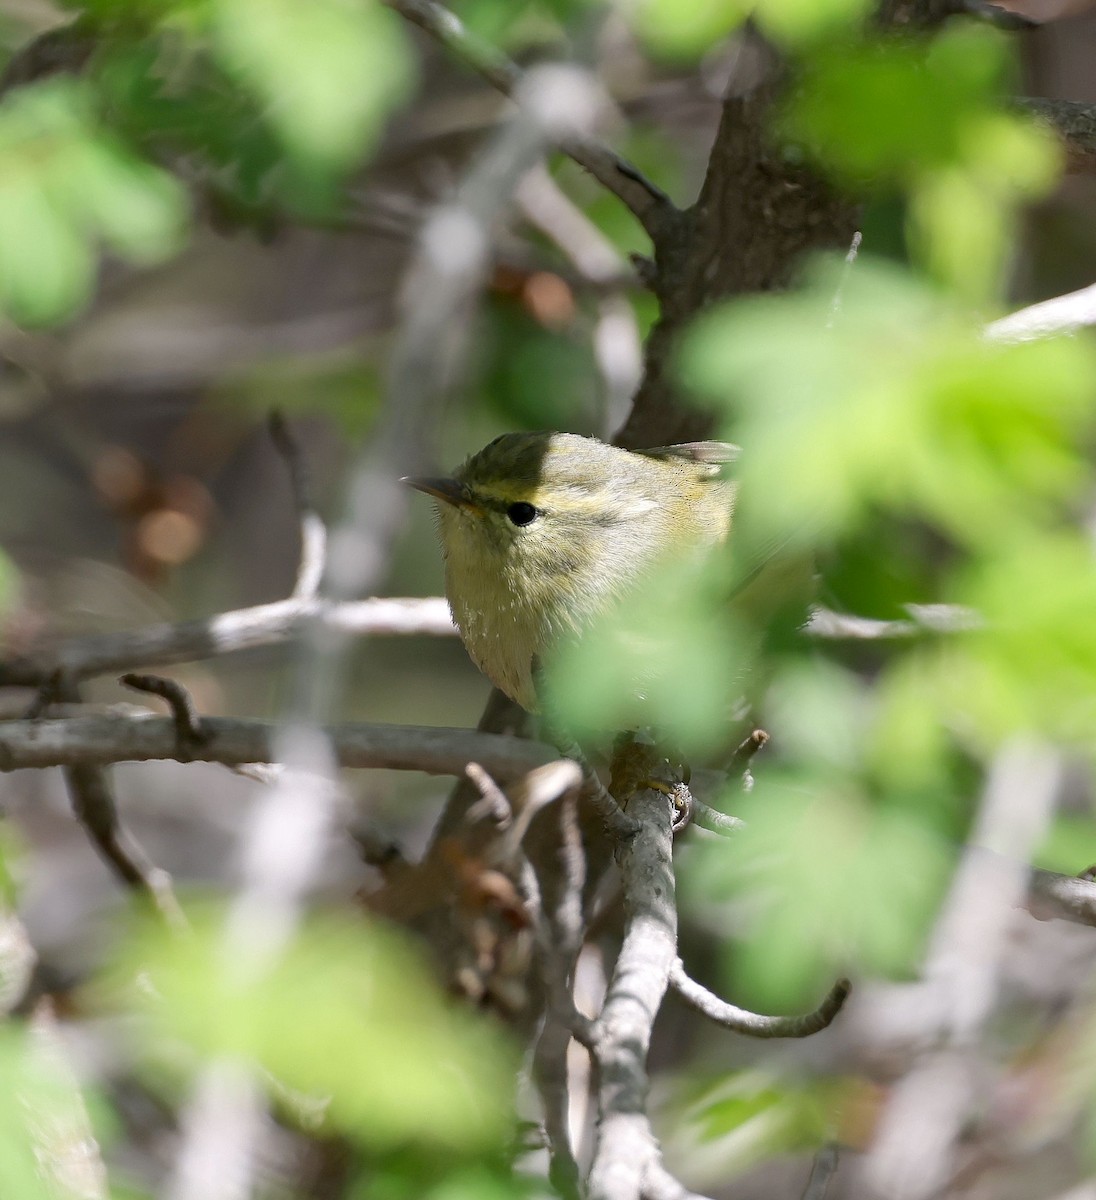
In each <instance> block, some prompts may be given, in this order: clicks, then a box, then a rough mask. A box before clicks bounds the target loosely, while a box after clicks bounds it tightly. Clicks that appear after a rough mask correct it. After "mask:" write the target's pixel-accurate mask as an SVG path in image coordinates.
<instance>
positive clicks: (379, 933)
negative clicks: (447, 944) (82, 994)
mask: <svg viewBox="0 0 1096 1200" xmlns="http://www.w3.org/2000/svg"><path fill="white" fill-rule="evenodd" d="M121 970H122V972H123V974H124V975H125V976H128V975H129V974H130V973H132V972H143V973H145V976H144V977H147V978H148V979H149V980H151V981H152V984H153V986H154V989H155V995H156V999H154V1000H151V1001H150V1000H149V999H148V994H147V990H143V991H141V992H139V993H138V994H136V995H131V996H130V997H128V998H127V1003H137V1004H138V1005H140V1006H141V1007H143V1008H144V1009H145V1010H146V1013H147V1018H148V1024H147V1026H146V1034H147V1036H148V1037H149V1039H150V1045H155V1044H157V1042H159V1041H160V1040H162V1039H163V1038H164V1037H165V1036H168V1035H170V1036H171V1037H175V1038H181V1039H183V1041H185V1042H187V1043H189V1044H190V1045H192V1046H194V1047H195V1048H196V1049H198V1050H199V1051H200V1052H201V1053H203V1054H206V1055H210V1056H226V1057H230V1058H243V1059H245V1060H252V1061H254V1062H255V1063H256V1064H258V1065H259V1066H261V1067H262V1068H264V1069H265V1070H268V1071H269V1072H270V1073H271V1074H272V1076H273V1077H274V1078H275V1080H277V1081H278V1083H280V1084H283V1085H286V1086H288V1087H290V1088H293V1089H297V1090H299V1091H302V1092H305V1093H307V1094H309V1095H313V1096H316V1097H317V1098H319V1099H323V1100H327V1101H328V1104H327V1109H326V1112H327V1115H328V1118H329V1120H330V1122H331V1124H332V1125H333V1126H334V1127H335V1128H336V1129H338V1130H340V1131H342V1132H343V1133H345V1134H347V1135H348V1136H350V1137H353V1138H359V1139H361V1140H363V1141H365V1142H367V1143H368V1144H369V1145H371V1146H374V1147H378V1148H385V1147H389V1146H394V1145H400V1144H403V1143H421V1144H425V1145H434V1146H438V1147H449V1148H454V1149H462V1150H467V1151H472V1150H476V1149H482V1148H484V1147H486V1146H492V1145H497V1144H498V1143H499V1140H500V1139H501V1138H502V1137H503V1136H504V1135H505V1131H506V1122H507V1120H508V1116H507V1114H508V1111H509V1106H510V1094H511V1090H512V1084H513V1071H514V1063H513V1062H512V1060H511V1056H510V1053H509V1051H508V1049H507V1048H506V1047H505V1046H504V1045H503V1044H502V1043H501V1041H500V1040H499V1039H498V1037H497V1035H496V1034H495V1032H494V1031H493V1030H491V1029H489V1028H488V1027H487V1026H486V1025H485V1024H483V1023H481V1022H479V1021H477V1020H476V1019H475V1017H474V1016H473V1015H471V1014H469V1013H467V1012H465V1011H462V1010H458V1009H457V1008H456V1007H455V1006H453V1005H451V1004H449V1003H448V1002H447V1001H446V1000H445V999H444V998H443V996H442V995H441V993H440V991H439V990H438V987H437V985H436V983H435V982H434V980H433V978H432V976H430V975H429V974H428V972H427V971H426V969H425V968H424V966H423V964H422V963H421V962H420V961H419V960H418V959H417V957H416V956H415V955H414V954H412V953H411V952H410V949H409V947H408V946H407V944H406V943H405V942H403V941H402V940H401V939H400V938H399V937H398V936H397V935H396V934H395V933H394V932H391V931H389V930H388V929H385V928H382V927H381V926H379V925H377V924H371V923H368V922H367V921H366V920H364V919H362V920H359V921H356V922H350V921H347V920H336V919H335V918H333V917H330V918H326V919H317V920H315V921H313V922H311V923H310V924H309V925H307V926H306V927H305V928H304V929H302V930H301V931H300V932H299V933H298V935H297V936H296V937H295V939H294V940H293V942H292V943H291V945H290V946H289V947H288V949H287V950H286V952H285V953H284V954H283V955H282V956H281V957H280V959H279V960H278V962H277V963H276V964H275V965H274V966H273V967H272V968H271V969H270V970H269V971H267V972H265V973H264V974H263V975H262V976H261V977H260V978H254V979H251V978H248V979H244V978H241V975H240V972H239V971H237V970H236V969H235V964H234V963H232V962H230V961H228V960H227V959H226V957H225V952H224V944H223V937H222V931H221V928H220V925H219V923H218V922H216V921H213V920H210V919H208V918H207V919H205V920H200V921H199V922H198V928H197V930H196V931H195V933H194V935H193V936H191V937H188V938H185V939H168V938H166V937H165V935H164V934H163V933H162V931H159V930H156V931H150V932H148V933H146V934H145V935H144V936H143V937H141V938H138V939H137V940H135V941H134V942H133V943H132V944H131V945H130V946H129V947H128V949H127V950H126V952H125V954H124V957H123V960H122V965H121Z"/></svg>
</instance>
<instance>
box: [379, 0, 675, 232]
mask: <svg viewBox="0 0 1096 1200" xmlns="http://www.w3.org/2000/svg"><path fill="white" fill-rule="evenodd" d="M384 3H385V4H387V5H388V7H389V8H392V9H394V10H395V11H396V12H398V13H399V14H400V15H401V16H403V17H405V18H406V19H407V20H408V21H410V22H411V23H412V24H413V25H417V26H418V27H419V28H420V29H423V30H425V31H426V32H427V33H428V34H430V36H431V37H432V38H435V39H436V40H437V41H439V42H440V43H441V44H442V45H443V46H445V48H446V49H447V50H449V51H450V52H451V53H452V54H453V55H454V56H455V57H456V58H458V59H460V60H461V61H463V62H465V63H467V64H468V66H470V67H472V69H473V70H475V71H477V72H478V73H479V74H480V75H482V76H483V77H484V79H486V80H487V82H488V83H490V84H491V86H492V87H495V88H497V89H498V90H499V91H500V92H502V94H503V95H504V96H510V97H513V96H514V94H515V92H517V91H518V89H519V85H520V83H521V80H522V71H521V69H520V68H519V67H518V66H517V64H516V63H514V62H511V60H510V59H509V58H507V57H506V55H505V54H503V53H502V52H501V51H500V50H498V49H496V48H495V47H494V46H491V45H489V44H487V43H485V42H484V41H483V40H482V39H480V38H478V37H476V36H475V34H473V33H472V32H471V31H470V30H469V29H468V28H467V27H466V26H465V25H464V24H463V22H462V21H461V19H460V18H459V17H458V16H457V15H456V14H455V13H452V12H450V11H449V9H447V8H445V7H444V6H443V5H441V4H437V3H435V0H384ZM559 146H560V149H561V150H562V151H563V152H564V153H565V154H567V155H568V156H569V157H571V158H573V159H574V160H575V162H577V163H578V165H579V166H580V167H582V168H583V169H584V170H586V171H589V173H590V174H591V175H592V176H593V177H594V178H595V179H596V180H597V181H598V182H599V183H600V184H602V185H603V186H604V187H606V188H607V189H608V190H609V191H610V192H612V193H613V195H614V196H616V197H617V198H618V199H619V200H621V201H622V202H623V203H624V204H625V205H626V206H627V208H629V209H630V210H631V212H632V213H633V214H634V215H635V217H636V219H637V220H638V221H639V223H640V224H641V225H642V226H643V228H644V229H645V230H647V232H648V233H649V234H650V235H651V237H652V238H655V237H657V236H658V235H659V234H661V233H662V232H663V231H664V229H665V228H666V226H667V225H668V224H669V223H670V222H671V221H673V219H674V218H676V217H677V216H678V211H677V209H676V208H675V207H674V205H673V203H672V202H671V200H670V198H669V197H668V196H667V195H666V193H665V192H663V191H662V189H661V188H659V187H657V186H656V185H655V184H653V183H652V182H651V181H650V180H649V179H647V178H646V177H645V176H644V175H643V174H642V173H641V172H640V171H639V170H638V169H637V168H636V167H634V166H632V164H631V163H629V162H627V161H625V160H624V159H623V158H621V157H620V156H619V155H618V154H616V153H615V152H614V151H612V150H610V149H609V147H608V146H606V145H604V144H603V143H602V142H600V141H597V140H596V139H594V138H593V137H591V136H586V137H583V138H581V139H579V138H574V137H570V138H568V137H564V138H562V139H561V140H560V143H559Z"/></svg>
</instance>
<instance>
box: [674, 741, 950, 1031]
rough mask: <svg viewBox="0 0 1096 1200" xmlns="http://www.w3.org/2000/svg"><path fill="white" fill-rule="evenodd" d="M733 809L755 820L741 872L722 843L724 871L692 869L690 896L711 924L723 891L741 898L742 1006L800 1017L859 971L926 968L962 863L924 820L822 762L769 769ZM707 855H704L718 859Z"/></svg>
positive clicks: (735, 905)
mask: <svg viewBox="0 0 1096 1200" xmlns="http://www.w3.org/2000/svg"><path fill="white" fill-rule="evenodd" d="M732 808H733V811H734V813H735V815H737V816H741V817H742V818H743V819H744V820H745V821H746V830H745V832H744V833H743V834H742V836H741V837H740V838H738V839H736V841H735V847H736V860H737V862H736V868H735V870H734V871H733V872H728V871H727V870H726V866H725V856H726V853H727V850H726V846H722V847H719V848H717V849H719V850H720V851H721V852H722V855H723V856H724V858H723V865H722V866H719V865H717V864H716V863H715V862H704V861H699V862H694V863H692V864H691V867H692V868H693V869H692V870H690V873H689V877H688V879H687V880H683V891H684V896H685V899H686V903H692V902H693V899H694V897H697V898H702V899H701V902H702V903H703V904H704V905H705V907H706V908H707V909H708V919H709V920H712V919H715V918H714V917H713V916H712V914H711V906H712V904H713V903H715V902H718V900H719V897H720V896H722V897H723V898H724V900H725V902H728V903H729V906H730V907H729V911H728V913H727V916H726V917H725V918H724V920H725V921H726V923H727V927H728V928H737V929H738V930H740V931H741V932H740V933H739V936H738V937H737V938H736V945H735V948H734V952H733V960H732V966H733V970H732V971H731V978H732V984H731V990H732V994H733V995H734V996H735V997H736V1001H737V1002H739V1003H742V1004H745V1005H746V1006H747V1007H750V1008H758V1009H760V1010H762V1011H776V1012H780V1011H788V1010H789V1009H790V1010H791V1011H795V1010H796V1009H797V1008H802V1007H803V1006H810V1005H813V1004H816V1003H817V1002H818V1000H819V998H820V997H821V996H822V995H824V994H825V992H826V989H827V988H828V987H830V986H831V985H832V984H833V981H834V979H835V978H837V977H838V976H839V975H843V974H846V973H848V972H849V971H851V970H860V971H866V972H868V973H871V974H882V975H886V976H891V977H895V976H898V977H900V976H903V975H905V974H906V973H908V972H909V971H911V970H912V969H913V968H914V966H915V965H916V963H917V960H918V957H919V955H920V953H921V949H922V946H923V942H924V938H925V936H926V934H927V933H928V930H929V929H930V928H931V924H932V919H933V917H934V914H935V911H936V908H937V905H938V903H939V900H940V897H941V895H942V893H943V889H944V886H945V884H946V882H947V879H948V872H949V867H950V865H951V861H952V852H951V850H950V849H949V848H948V846H947V844H946V843H945V842H944V841H943V840H942V839H940V838H938V837H937V836H935V834H933V833H932V832H931V831H929V830H927V829H926V828H925V827H924V825H923V823H922V822H921V821H920V820H918V819H917V818H916V816H914V815H911V814H909V813H906V812H903V811H900V810H896V809H891V808H887V807H877V806H876V805H874V804H873V803H871V801H870V800H869V797H868V796H867V795H865V794H864V793H863V792H862V790H861V788H860V785H858V783H857V781H856V779H855V777H854V776H851V775H848V774H845V773H843V772H833V771H826V770H824V769H818V768H817V766H816V765H815V764H812V763H808V764H805V766H804V768H803V769H801V770H798V771H794V772H779V771H775V770H773V769H772V768H770V769H768V770H766V771H764V772H759V773H758V775H757V782H756V784H755V787H754V790H753V792H752V793H751V794H750V795H749V796H748V797H746V798H743V797H741V796H740V795H739V796H736V797H735V798H734V800H733V802H732ZM698 851H699V852H698V854H697V858H698V859H701V860H702V859H710V858H711V857H712V855H713V853H714V851H713V850H712V849H709V847H708V846H707V845H705V847H704V848H703V849H700V848H699V847H698ZM743 899H748V911H749V913H750V919H749V921H748V924H747V925H746V927H745V928H743V921H742V912H741V910H742V901H743ZM732 914H733V915H732ZM736 917H737V919H736Z"/></svg>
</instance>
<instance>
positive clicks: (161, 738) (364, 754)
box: [0, 714, 559, 781]
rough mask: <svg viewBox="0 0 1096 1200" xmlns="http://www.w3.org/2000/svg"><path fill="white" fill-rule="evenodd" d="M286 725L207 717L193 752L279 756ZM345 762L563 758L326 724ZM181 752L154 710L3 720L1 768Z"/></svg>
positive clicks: (401, 764)
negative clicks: (279, 742)
mask: <svg viewBox="0 0 1096 1200" xmlns="http://www.w3.org/2000/svg"><path fill="white" fill-rule="evenodd" d="M277 732H278V726H277V725H275V724H273V723H272V722H269V721H259V720H247V719H241V718H228V717H203V718H202V733H203V741H201V742H200V743H199V744H197V745H194V746H190V747H188V748H187V751H186V753H187V755H188V756H189V758H190V759H193V760H195V761H198V762H216V763H222V764H224V765H225V766H237V765H239V764H241V763H269V762H278V761H279V757H278V750H277ZM325 732H326V735H327V736H328V737H329V738H330V739H331V743H332V747H333V752H334V755H335V760H336V761H337V763H338V764H339V765H340V766H343V767H383V768H386V769H389V770H397V771H401V770H402V771H425V772H426V773H427V774H429V775H463V774H464V771H465V767H466V766H467V764H468V763H469V762H478V763H480V764H481V765H482V766H483V767H484V769H485V770H487V771H489V772H490V773H491V774H492V775H493V776H494V777H495V778H496V779H501V780H504V781H506V780H510V779H513V778H514V777H515V776H517V775H524V774H526V773H528V772H529V771H531V770H533V769H534V768H535V767H538V766H542V765H544V764H545V763H547V762H551V761H553V760H555V759H558V758H559V753H558V751H556V750H555V749H554V748H553V747H551V746H545V745H542V744H541V743H539V742H531V741H526V740H524V739H521V738H510V737H503V736H501V735H498V734H491V733H477V732H475V731H473V730H461V729H430V728H425V727H420V726H412V725H365V724H346V725H335V726H330V727H327V728H326V731H325ZM158 759H176V760H178V759H179V746H178V739H177V737H176V727H175V722H174V720H173V719H172V718H170V717H161V716H155V715H151V714H143V715H131V716H121V715H112V716H92V717H68V718H64V719H61V720H56V721H54V720H39V721H4V722H2V723H0V771H14V770H19V769H21V768H24V767H73V768H90V767H102V766H106V765H108V764H110V763H116V762H151V761H153V760H158Z"/></svg>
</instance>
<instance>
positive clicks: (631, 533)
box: [404, 433, 738, 712]
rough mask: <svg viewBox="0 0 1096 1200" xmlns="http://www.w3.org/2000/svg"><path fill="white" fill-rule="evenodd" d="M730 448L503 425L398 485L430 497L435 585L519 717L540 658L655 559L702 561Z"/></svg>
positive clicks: (608, 605)
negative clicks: (645, 443) (645, 445)
mask: <svg viewBox="0 0 1096 1200" xmlns="http://www.w3.org/2000/svg"><path fill="white" fill-rule="evenodd" d="M737 455H738V448H737V447H736V446H732V445H730V444H728V443H725V442H689V443H684V444H682V445H676V446H662V447H658V448H656V449H653V450H642V451H635V452H633V451H629V450H622V449H621V448H620V447H618V446H611V445H608V444H607V443H605V442H601V441H598V440H597V439H596V438H589V437H580V436H578V435H577V434H571V433H508V434H503V435H502V436H501V437H497V438H495V440H494V441H493V442H491V443H489V444H488V445H487V446H485V447H484V448H483V449H482V450H480V451H479V453H477V454H474V455H472V457H471V458H469V459H468V460H467V461H466V462H465V463H464V465H463V466H461V467H460V468H458V469H457V470H456V471H455V472H454V474H453V475H452V476H449V477H445V478H430V479H420V478H408V479H405V480H404V482H405V483H407V484H409V485H410V486H411V487H414V488H417V489H418V490H419V491H421V492H425V493H427V494H428V495H430V496H432V497H433V498H434V499H435V500H436V501H437V502H438V504H437V509H438V517H439V532H440V535H441V541H442V546H443V550H444V554H445V591H446V595H447V597H448V599H449V605H450V608H451V609H452V613H453V619H454V620H455V622H456V625H457V628H458V629H459V631H460V635H461V638H462V639H463V641H464V645H465V647H466V648H467V650H468V653H469V654H470V655H471V657H472V660H473V661H474V662H475V663H476V665H477V666H478V667H479V668H480V670H481V671H483V673H484V674H485V675H486V676H487V677H488V678H489V679H490V680H491V682H492V683H493V684H494V685H495V686H496V687H498V688H499V689H501V690H502V691H503V692H505V693H506V695H507V696H509V697H510V699H511V700H514V701H515V702H516V703H518V704H520V705H521V707H522V708H524V709H526V710H528V711H529V712H537V711H538V710H539V709H540V707H541V702H540V698H539V697H538V694H537V677H538V673H539V664H541V663H542V662H543V661H544V659H545V656H547V655H549V654H550V653H551V652H552V650H553V649H554V648H556V647H558V646H559V645H560V644H561V643H563V642H564V641H566V640H568V639H574V638H580V637H581V636H582V634H583V633H584V632H585V631H586V630H587V629H589V628H590V627H591V626H592V625H593V624H594V623H595V622H597V621H598V620H599V619H601V618H603V617H605V616H606V615H607V614H610V613H611V612H612V611H613V609H614V606H616V605H618V604H619V603H620V602H621V601H622V600H623V599H624V598H625V597H627V596H628V595H630V594H632V593H633V592H634V590H635V589H636V588H639V587H641V586H642V585H643V580H644V578H645V577H647V576H649V574H650V573H651V572H653V571H655V570H657V569H658V568H659V566H660V564H665V565H671V564H681V563H682V562H683V561H686V560H689V559H693V560H695V559H697V558H700V557H703V556H704V555H705V554H706V553H707V552H708V551H710V549H711V548H712V547H714V546H716V545H717V544H719V543H721V542H723V541H724V540H725V539H726V537H727V534H728V532H729V529H730V524H731V515H732V510H733V507H734V484H733V482H732V481H731V480H730V479H728V478H727V477H726V474H725V471H724V467H725V464H727V463H729V462H732V461H734V459H735V458H736V457H737Z"/></svg>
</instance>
